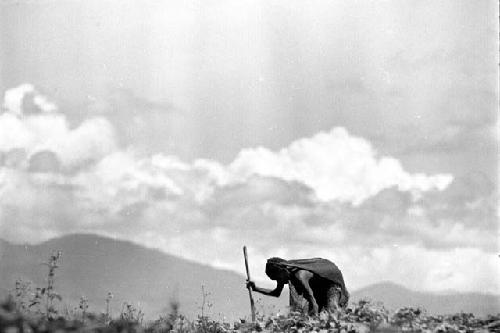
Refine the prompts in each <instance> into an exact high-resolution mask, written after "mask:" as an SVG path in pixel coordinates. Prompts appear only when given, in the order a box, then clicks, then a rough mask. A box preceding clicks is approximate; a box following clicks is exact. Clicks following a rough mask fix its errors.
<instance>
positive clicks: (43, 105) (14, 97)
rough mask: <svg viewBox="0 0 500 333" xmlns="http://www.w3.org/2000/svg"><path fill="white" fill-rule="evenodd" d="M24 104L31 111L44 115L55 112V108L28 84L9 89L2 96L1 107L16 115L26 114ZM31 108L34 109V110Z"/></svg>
mask: <svg viewBox="0 0 500 333" xmlns="http://www.w3.org/2000/svg"><path fill="white" fill-rule="evenodd" d="M25 103H27V104H31V105H32V108H30V110H31V111H35V112H36V111H39V112H46V113H48V112H55V111H57V106H56V105H55V104H54V103H53V102H51V101H50V100H49V99H48V98H47V97H46V96H44V95H42V94H41V93H40V92H38V91H37V90H36V89H35V87H34V86H33V85H32V84H29V83H24V84H21V85H19V86H17V87H15V88H12V89H9V90H7V91H6V92H5V94H4V102H3V107H4V108H5V109H7V110H8V111H10V112H12V113H14V114H16V115H22V114H23V113H25V112H26V110H25V108H26V105H25ZM33 107H34V108H36V109H35V110H34V109H33Z"/></svg>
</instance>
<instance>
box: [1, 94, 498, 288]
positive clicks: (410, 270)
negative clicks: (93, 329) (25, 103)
mask: <svg viewBox="0 0 500 333" xmlns="http://www.w3.org/2000/svg"><path fill="white" fill-rule="evenodd" d="M11 96H12V95H11ZM12 100H13V97H12V98H11V100H10V101H9V102H8V103H4V104H9V105H12V103H13V102H12ZM14 104H15V103H14ZM15 105H17V104H15ZM10 107H12V106H10ZM21 111H22V110H21ZM15 130H17V132H16V131H15ZM113 133H114V128H113V126H112V124H111V123H110V122H109V121H107V120H106V118H102V117H94V118H90V119H86V120H84V121H83V122H81V123H80V124H79V125H78V126H76V127H74V128H71V127H70V126H69V125H68V123H67V121H66V118H65V116H64V114H62V113H59V112H51V113H47V114H23V113H22V112H21V114H17V113H16V112H12V110H11V109H6V110H5V112H4V113H2V114H1V115H0V151H1V154H0V233H1V234H2V237H6V238H7V239H9V240H11V241H15V242H24V241H29V242H38V241H42V240H45V239H48V238H51V237H55V236H60V235H64V234H68V233H74V232H93V233H98V234H101V235H107V236H113V237H118V238H121V239H127V240H131V241H134V242H137V243H139V244H141V245H144V246H148V247H153V248H158V249H160V250H162V251H165V252H167V253H171V254H175V255H179V256H181V257H184V258H187V259H192V260H197V261H199V262H203V263H210V264H212V265H216V266H218V267H224V268H229V269H232V270H236V271H241V255H240V251H239V249H240V248H241V246H242V245H243V244H246V245H247V246H248V247H249V249H250V251H251V255H252V261H251V265H252V270H253V271H255V277H256V278H257V279H265V276H264V273H263V271H264V270H263V267H262V264H263V263H264V262H265V259H266V258H268V257H271V256H282V257H286V258H299V257H311V256H323V257H327V258H330V259H332V260H334V261H335V262H337V263H338V264H339V266H340V267H341V268H342V269H343V271H344V272H345V275H346V279H347V280H348V281H349V287H350V288H356V287H361V286H363V285H366V284H369V283H373V282H376V281H378V280H388V279H389V280H393V281H395V282H400V283H403V284H406V285H409V284H411V283H412V282H408V281H413V280H412V277H414V276H415V275H416V274H418V275H419V276H421V277H422V279H421V281H423V282H422V284H420V285H417V284H416V283H414V284H412V285H409V286H411V287H414V288H416V289H422V288H423V289H429V290H431V289H442V288H456V289H459V290H483V291H497V290H498V279H495V278H492V277H494V276H495V275H492V274H493V273H496V268H495V267H496V266H494V264H495V263H496V262H495V263H494V262H493V260H492V259H491V257H492V256H494V255H496V253H495V252H496V250H497V240H498V232H497V228H496V225H495V223H494V221H495V219H496V218H497V216H496V211H495V210H494V205H493V204H494V203H495V202H496V201H495V198H496V192H495V190H494V185H492V184H491V182H490V181H489V180H488V179H487V178H486V177H484V176H481V175H470V176H469V177H465V178H463V177H458V178H454V177H452V176H451V175H448V174H431V175H427V174H422V173H411V172H408V171H406V170H404V168H403V167H402V165H401V163H400V162H399V161H398V160H397V159H396V158H394V157H390V156H379V154H378V153H377V151H376V150H375V148H374V147H373V146H372V144H371V143H370V142H369V141H367V140H366V139H363V138H360V137H355V136H353V135H351V134H349V133H348V132H347V130H346V129H343V128H334V129H332V130H331V131H328V132H320V133H318V134H316V135H313V136H311V137H308V138H302V139H298V140H295V141H293V142H291V143H290V144H289V145H287V146H285V147H283V148H282V149H279V150H277V151H273V150H270V149H267V148H264V147H260V148H248V149H245V150H242V151H241V152H240V153H239V154H238V155H237V156H236V157H235V159H234V160H233V161H232V162H230V163H227V164H223V163H220V162H218V161H215V160H209V159H196V160H193V161H191V162H186V161H183V160H182V159H180V158H179V157H177V156H174V155H166V154H160V153H159V154H154V155H147V154H144V153H143V152H142V153H141V152H140V151H137V150H136V149H134V148H135V147H133V146H129V147H119V146H118V145H117V143H115V139H114V134H113ZM68 170H70V171H72V172H68ZM40 230H42V231H43V232H40ZM193 244H202V245H200V246H193ZM495 258H496V257H495ZM472 263H475V264H476V266H475V274H470V273H469V271H468V270H467V269H466V267H467V265H471V264H472ZM395 267H397V269H395ZM443 281H445V282H446V283H445V282H443Z"/></svg>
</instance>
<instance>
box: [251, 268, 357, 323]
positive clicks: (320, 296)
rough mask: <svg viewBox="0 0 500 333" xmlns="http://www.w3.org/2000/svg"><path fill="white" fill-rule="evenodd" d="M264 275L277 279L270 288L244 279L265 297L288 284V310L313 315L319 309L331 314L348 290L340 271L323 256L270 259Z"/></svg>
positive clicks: (344, 302) (344, 301)
mask: <svg viewBox="0 0 500 333" xmlns="http://www.w3.org/2000/svg"><path fill="white" fill-rule="evenodd" d="M266 274H267V276H269V278H270V279H271V280H275V281H276V282H277V285H276V288H275V289H274V290H271V289H265V288H259V287H257V286H256V285H255V283H254V282H253V281H247V287H250V288H252V290H254V291H256V292H259V293H261V294H264V295H267V296H274V297H279V296H280V295H281V292H282V291H283V287H284V286H285V284H288V287H289V289H290V311H295V312H301V313H309V314H310V315H317V314H318V313H319V312H321V311H328V312H330V313H334V312H336V311H338V310H339V309H340V308H345V307H346V306H347V302H348V300H349V293H348V292H347V289H346V287H345V284H344V278H343V277H342V272H341V271H340V269H339V268H338V267H337V266H336V265H335V264H334V263H333V262H331V261H329V260H327V259H322V258H312V259H296V260H284V259H281V258H270V259H268V260H267V264H266Z"/></svg>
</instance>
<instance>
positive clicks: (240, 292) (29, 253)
mask: <svg viewBox="0 0 500 333" xmlns="http://www.w3.org/2000/svg"><path fill="white" fill-rule="evenodd" d="M56 250H61V251H63V258H62V263H61V267H60V268H59V269H58V271H57V273H56V289H57V290H58V291H59V292H60V294H61V295H62V296H63V300H64V302H65V303H66V304H69V307H70V309H71V308H73V307H75V306H76V305H77V304H78V300H79V298H80V296H82V295H85V296H86V297H87V298H88V300H89V303H90V310H92V311H95V312H101V311H103V310H104V308H105V298H106V295H107V293H108V292H109V291H110V292H112V293H113V295H114V296H115V297H114V299H113V300H112V310H113V312H114V314H115V315H116V314H117V313H118V312H119V311H120V309H121V306H122V304H123V302H124V301H129V302H131V303H132V304H134V305H136V306H137V305H138V307H140V308H141V309H142V310H143V311H144V312H145V314H146V316H147V317H148V318H155V317H157V315H158V314H160V313H165V311H168V306H169V303H170V302H171V301H172V300H178V301H179V302H180V305H181V308H180V310H181V312H182V313H184V314H186V315H188V316H191V317H195V316H196V315H198V314H200V313H201V309H200V307H201V305H202V301H203V296H202V289H201V288H202V285H203V286H204V288H205V291H206V292H208V293H210V294H209V295H208V296H207V297H206V299H205V300H206V305H205V313H208V314H210V315H211V316H212V317H214V318H215V319H221V318H223V317H224V316H225V317H226V318H227V319H229V320H231V321H232V320H237V319H238V318H243V317H245V316H248V314H249V301H248V292H247V290H246V289H245V288H244V281H245V277H244V276H242V275H240V274H237V273H234V272H231V271H228V270H221V269H215V268H213V267H210V266H206V265H201V264H198V263H194V262H191V261H187V260H184V259H181V258H178V257H175V256H171V255H168V254H165V253H163V252H160V251H157V250H152V249H147V248H144V247H141V246H138V245H136V244H133V243H131V242H127V241H121V240H113V239H110V238H104V237H100V236H95V235H70V236H65V237H62V238H57V239H53V240H50V241H47V242H45V243H42V244H40V245H34V246H31V245H13V244H10V243H8V242H6V241H1V240H0V295H1V294H2V293H3V294H4V295H5V294H6V293H7V292H8V291H9V290H12V289H13V288H14V283H15V280H16V279H17V278H22V279H24V280H30V281H32V282H33V283H34V284H35V285H38V286H42V285H44V283H45V277H46V272H47V268H46V267H45V266H44V265H41V263H42V262H44V261H46V260H47V257H48V255H49V254H50V253H51V252H52V251H56ZM287 294H288V291H287V290H285V291H284V292H283V295H282V296H281V297H280V298H279V299H275V298H271V297H264V296H262V297H261V296H259V295H255V297H256V298H257V299H258V302H257V303H258V308H259V309H261V311H264V312H267V313H269V311H271V310H272V309H274V311H276V310H277V309H281V310H282V312H285V311H286V304H287V303H288V296H287ZM360 298H370V299H372V300H378V301H382V302H383V303H384V304H385V305H386V307H388V308H397V307H401V306H409V305H421V306H423V307H425V308H426V309H427V310H428V312H430V313H456V312H459V311H462V310H463V311H466V312H473V313H475V314H477V315H484V314H487V313H498V312H500V309H499V297H498V296H493V295H484V294H478V293H467V294H453V295H437V294H431V293H422V292H415V291H411V290H408V289H406V288H404V287H402V286H399V285H396V284H393V283H379V284H375V285H372V286H369V287H366V288H363V289H361V290H358V291H351V299H352V300H357V299H360ZM209 304H211V306H210V305H209ZM222 314H223V315H222Z"/></svg>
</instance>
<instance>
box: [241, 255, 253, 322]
mask: <svg viewBox="0 0 500 333" xmlns="http://www.w3.org/2000/svg"><path fill="white" fill-rule="evenodd" d="M243 255H244V256H245V268H246V270H247V281H251V280H250V270H249V269H248V255H247V247H246V246H243ZM248 297H250V309H251V311H252V323H255V303H254V301H253V296H252V288H250V286H249V287H248Z"/></svg>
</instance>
